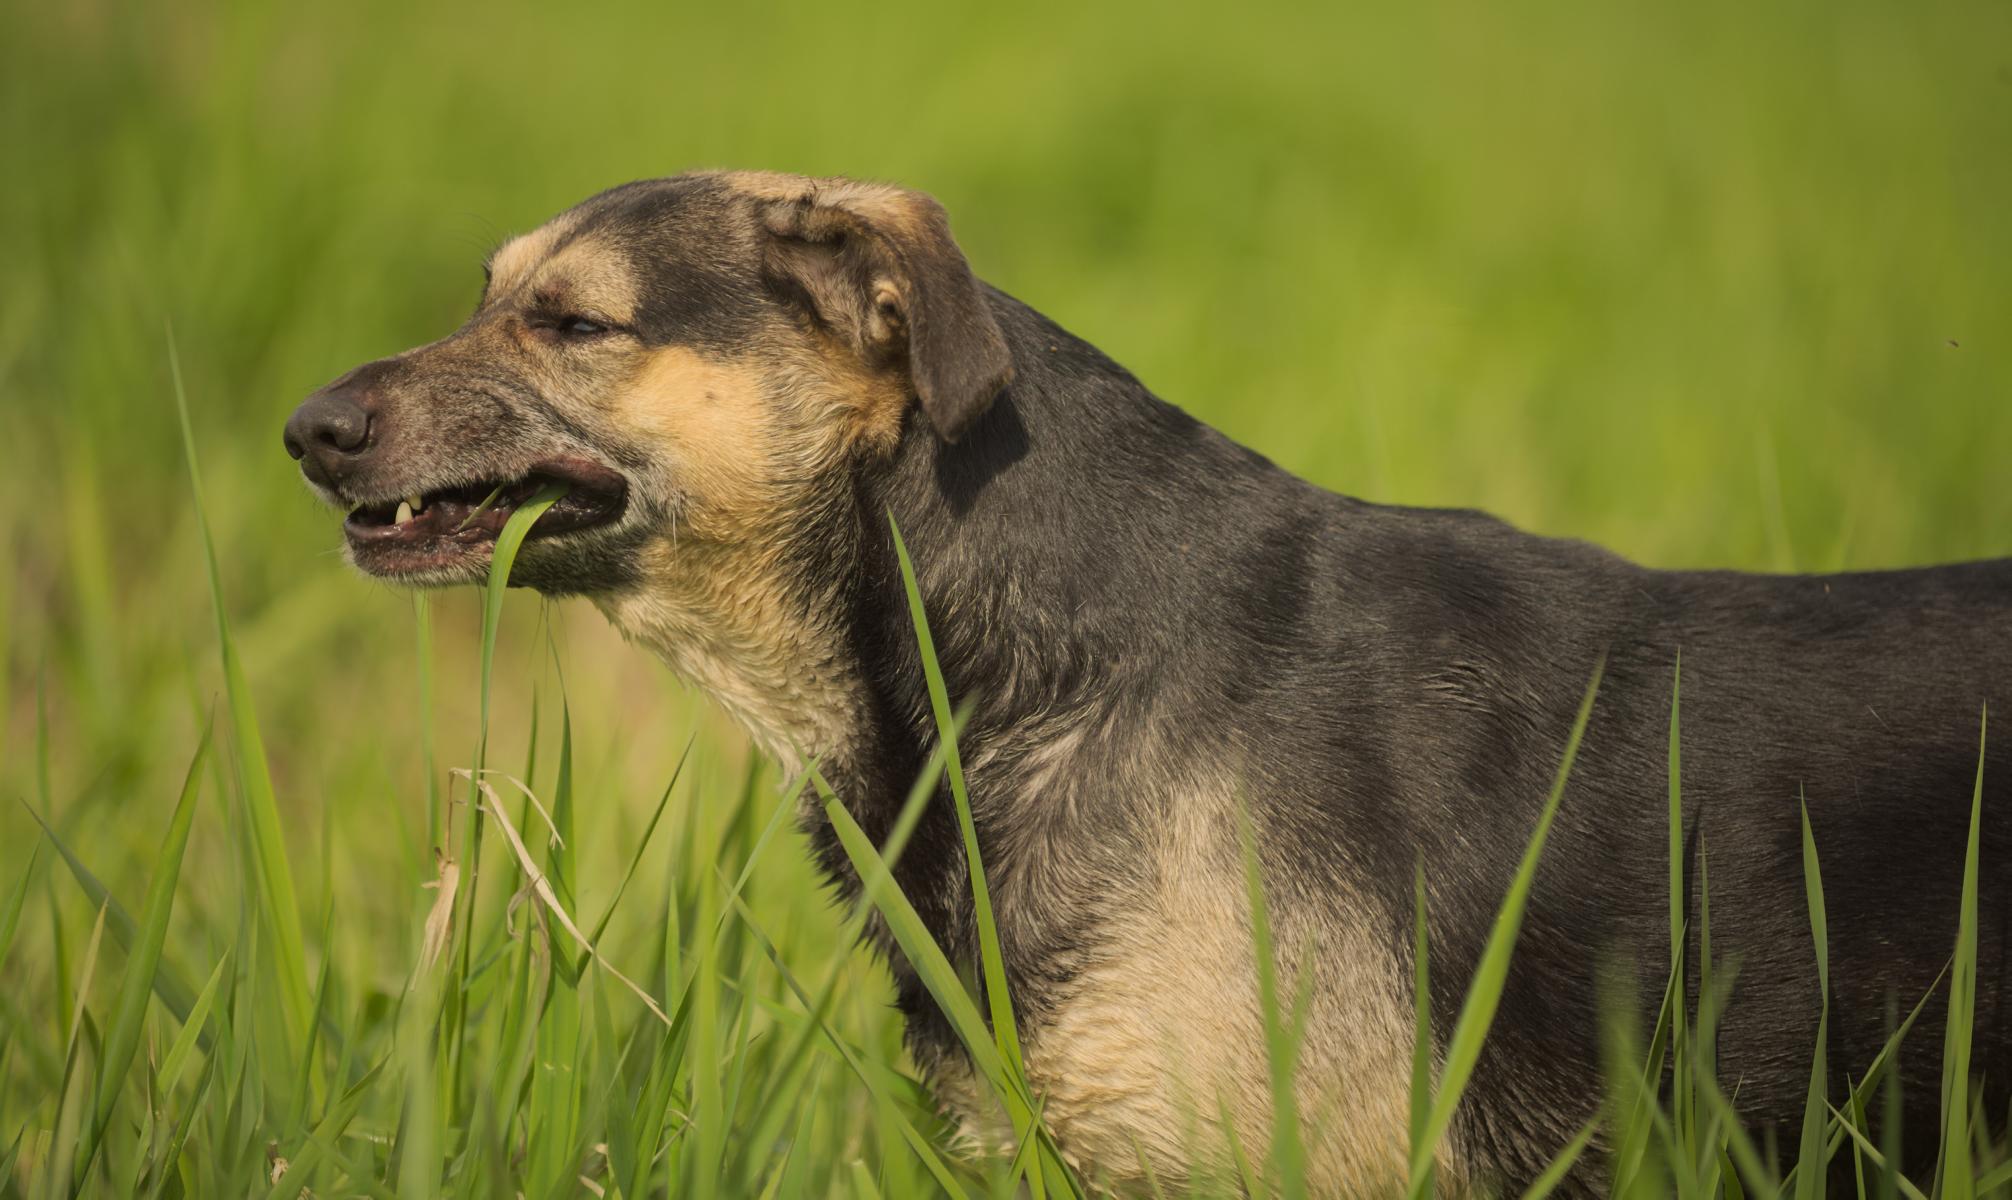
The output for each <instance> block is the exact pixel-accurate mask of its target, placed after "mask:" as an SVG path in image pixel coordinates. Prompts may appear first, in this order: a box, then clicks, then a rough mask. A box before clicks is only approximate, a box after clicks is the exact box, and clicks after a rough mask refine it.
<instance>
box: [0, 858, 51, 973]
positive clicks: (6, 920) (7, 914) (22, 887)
mask: <svg viewBox="0 0 2012 1200" xmlns="http://www.w3.org/2000/svg"><path fill="white" fill-rule="evenodd" d="M41 861H42V843H41V842H39V841H38V842H36V843H35V845H34V846H33V847H32V848H30V849H29V851H28V865H27V866H25V867H22V868H21V878H20V879H19V880H17V881H16V882H15V884H14V894H13V895H11V896H9V897H7V908H6V910H5V911H4V912H0V967H4V966H6V965H7V951H8V950H9V949H11V948H12V947H13V945H14V931H15V930H16V929H19V928H20V926H21V909H22V906H23V905H25V904H26V903H27V902H28V883H29V881H30V880H32V879H34V878H35V868H36V866H38V865H39V864H40V863H41Z"/></svg>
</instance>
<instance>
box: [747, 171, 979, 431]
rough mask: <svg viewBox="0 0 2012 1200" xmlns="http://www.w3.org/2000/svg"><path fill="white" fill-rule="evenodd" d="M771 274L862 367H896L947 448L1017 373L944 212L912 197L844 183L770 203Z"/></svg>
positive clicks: (766, 219) (765, 217)
mask: <svg viewBox="0 0 2012 1200" xmlns="http://www.w3.org/2000/svg"><path fill="white" fill-rule="evenodd" d="M762 224H763V226H764V228H765V230H766V231H767V233H768V235H769V243H768V246H767V247H766V255H765V257H766V260H767V261H766V266H767V270H768V273H769V276H770V279H771V281H772V282H773V283H775V284H777V285H779V286H781V287H782V288H784V289H785V290H788V291H793V292H795V293H797V294H798V296H799V298H800V299H801V300H802V301H803V302H804V303H806V304H807V305H808V306H809V308H810V309H811V312H812V314H813V315H814V316H815V317H816V318H817V319H818V320H819V321H821V322H823V323H824V324H825V325H826V326H827V327H829V328H831V329H832V330H834V331H835V332H838V333H840V334H842V335H843V336H844V337H845V338H846V339H847V340H848V341H850V342H851V343H852V344H853V347H854V348H855V349H856V350H857V351H858V352H859V354H860V355H861V357H862V358H864V359H865V360H866V361H867V362H868V363H869V364H871V365H874V366H889V367H902V368H905V369H906V371H907V373H908V379H909V383H910V386H911V388H912V390H913V391H914V393H915V397H916V399H917V400H919V401H921V403H922V411H923V413H924V415H926V416H927V417H928V418H929V423H930V425H931V426H933V427H934V428H935V430H936V433H937V436H939V437H941V438H942V439H943V440H944V441H946V442H954V441H956V440H957V439H958V438H959V437H960V436H962V435H963V433H964V431H965V430H966V429H969V428H970V427H971V423H972V422H973V421H976V420H977V419H978V418H979V416H980V415H982V414H983V413H984V412H985V410H986V408H987V407H988V406H990V405H991V403H992V400H993V398H994V397H996V396H997V395H998V394H999V392H1000V390H1001V389H1002V388H1004V387H1005V386H1006V383H1007V381H1008V380H1009V379H1011V378H1012V375H1013V360H1012V356H1011V353H1010V352H1009V351H1008V350H1007V348H1006V338H1005V336H1004V335H1003V334H1001V333H1000V332H999V323H998V322H997V321H996V320H994V319H993V317H992V310H991V307H990V306H989V305H988V304H987V303H986V301H985V294H984V291H983V289H981V288H980V286H979V284H978V280H977V279H976V278H974V277H973V276H972V274H971V267H970V265H969V264H968V263H966V262H965V261H964V254H963V252H962V251H960V250H959V249H958V248H957V243H956V242H955V241H954V240H952V239H951V236H950V223H949V221H948V220H947V219H946V218H945V217H944V215H943V207H942V206H941V205H939V204H937V203H936V201H934V200H932V199H930V198H929V197H928V196H925V195H922V194H921V193H919V192H908V191H901V190H898V189H895V188H889V187H880V186H876V185H871V184H855V183H852V182H850V181H843V182H834V183H832V184H819V185H814V186H812V187H811V188H810V189H809V190H807V191H806V192H805V193H804V194H802V195H801V196H798V197H795V198H791V199H774V200H768V201H765V202H764V203H763V206H762Z"/></svg>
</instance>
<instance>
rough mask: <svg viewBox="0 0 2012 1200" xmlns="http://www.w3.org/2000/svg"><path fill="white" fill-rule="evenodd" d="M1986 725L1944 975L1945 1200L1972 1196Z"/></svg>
mask: <svg viewBox="0 0 2012 1200" xmlns="http://www.w3.org/2000/svg"><path fill="white" fill-rule="evenodd" d="M1990 721H1991V714H1990V711H1989V710H1988V709H1987V710H1986V711H1985V712H1984V714H1983V716H1982V717H1981V718H1980V719H1979V721H1978V732H1977V783H1976V786H1975V788H1974V790H1973V791H1972V793H1971V797H1970V838H1969V841H1968V843H1967V844H1966V845H1965V847H1964V851H1963V898H1962V907H1961V909H1960V910H1959V912H1958V914H1957V923H1956V957H1955V961H1954V963H1953V964H1952V966H1951V968H1950V974H1949V1022H1948V1025H1947V1027H1946V1029H1945V1031H1944V1035H1943V1056H1942V1089H1943V1105H1942V1156H1941V1163H1940V1169H1939V1171H1938V1177H1939V1178H1940V1180H1941V1182H1942V1195H1943V1197H1944V1200H1970V1198H1971V1197H1972V1196H1974V1195H1975V1194H1976V1180H1975V1178H1974V1177H1973V1176H1972V1174H1971V1165H1970V1164H1971V1152H1970V1123H1969V1118H1970V1041H1971V1036H1972V1032H1973V1028H1972V1027H1973V1025H1974V1023H1975V1021H1976V1019H1977V859H1978V834H1979V830H1980V829H1981V828H1982V825H1983V817H1984V751H1985V747H1986V746H1987V744H1988V738H1989V734H1990Z"/></svg>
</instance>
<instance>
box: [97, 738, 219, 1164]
mask: <svg viewBox="0 0 2012 1200" xmlns="http://www.w3.org/2000/svg"><path fill="white" fill-rule="evenodd" d="M209 750H210V730H209V728H208V727H205V728H204V729H203V734H202V740H201V741H199V742H197V743H196V753H195V757H194V758H192V759H191V760H190V761H189V769H188V773H187V774H186V775H185V776H184V777H183V780H182V794H181V797H180V798H179V799H178V800H177V801H176V802H175V811H174V815H173V816H172V817H171V818H170V819H169V821H168V836H167V840H166V841H164V842H163V843H162V845H161V851H160V854H159V855H158V856H157V857H156V858H155V860H154V878H153V882H152V883H151V884H150V885H149V886H148V888H147V902H146V907H145V908H143V909H142V910H141V921H140V927H139V936H138V938H137V939H136V940H135V941H134V943H133V945H132V948H131V949H130V950H128V952H127V955H126V977H125V979H124V980H123V981H122V982H121V983H120V985H119V998H118V1001H117V1003H116V1005H115V1007H114V1009H113V1015H112V1024H111V1026H110V1027H109V1028H108V1029H107V1030H106V1034H105V1049H104V1053H103V1054H102V1055H101V1056H100V1057H99V1059H98V1079H97V1086H96V1089H95V1090H96V1095H97V1105H96V1109H97V1111H96V1115H95V1117H94V1118H93V1120H92V1122H91V1124H90V1125H89V1126H87V1127H86V1128H85V1130H84V1143H83V1146H82V1147H81V1148H80V1149H79V1151H78V1155H77V1173H78V1177H79V1180H80V1181H81V1179H82V1176H83V1174H84V1173H85V1172H86V1171H89V1170H90V1168H91V1160H92V1158H93V1156H94V1155H96V1153H97V1150H98V1143H99V1141H100V1139H101V1138H102V1137H103V1136H104V1132H105V1129H106V1127H107V1126H109V1125H110V1124H111V1122H112V1109H113V1108H114V1107H115V1106H116V1105H117V1104H118V1100H119V1091H120V1085H121V1084H122V1083H123V1082H124V1080H125V1077H126V1071H127V1069H128V1068H129V1067H131V1066H132V1062H133V1052H134V1051H135V1050H137V1049H138V1048H139V1045H140V1023H141V1022H142V1021H144V1020H145V1019H146V1016H147V1001H148V1000H149V999H151V998H152V997H153V994H154V972H155V970H156V968H158V967H159V965H160V961H161V949H162V947H163V946H165V945H166V944H167V939H168V918H169V917H170V916H171V915H172V914H173V913H174V908H175V884H176V882H177V881H179V880H180V879H181V874H182V852H183V851H184V850H185V849H187V847H188V844H189V829H190V826H191V825H192V824H193V823H194V821H195V813H196V794H197V792H198V791H199V790H200V780H201V778H202V776H201V771H202V767H203V760H204V758H205V757H207V756H208V754H209Z"/></svg>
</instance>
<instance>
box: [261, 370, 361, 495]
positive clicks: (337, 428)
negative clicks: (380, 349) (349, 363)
mask: <svg viewBox="0 0 2012 1200" xmlns="http://www.w3.org/2000/svg"><path fill="white" fill-rule="evenodd" d="M373 365H375V364H373ZM375 375H376V372H373V371H371V370H369V369H368V368H363V369H359V370H357V371H352V372H351V373H350V374H348V375H346V376H344V377H343V378H341V379H338V380H336V381H335V382H334V383H332V384H330V385H328V386H327V387H325V388H323V389H321V390H320V391H318V392H316V393H315V394H314V395H312V396H309V397H308V398H307V399H306V400H304V401H302V402H301V405H300V407H299V408H296V409H294V410H293V416H291V417H289V418H287V422H286V432H285V436H284V439H283V440H284V441H285V442H286V452H287V453H288V454H290V455H292V456H293V457H294V458H296V459H298V460H299V461H300V469H301V470H302V471H303V472H305V473H306V475H307V477H308V478H309V479H311V480H313V481H314V482H316V483H318V484H320V485H322V486H323V487H330V488H332V487H336V486H338V485H340V484H341V483H342V481H343V480H344V479H345V478H346V477H347V476H348V475H349V474H350V473H351V472H353V471H354V470H355V469H356V468H357V466H358V464H359V463H360V462H361V461H362V459H363V458H364V456H365V455H366V454H367V453H368V452H369V450H370V448H371V445H372V442H373V439H372V437H371V433H372V425H373V423H374V409H375V408H376V405H375V403H374V402H373V399H374V398H373V397H372V395H371V386H370V385H371V383H372V382H373V380H374V378H375Z"/></svg>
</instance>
